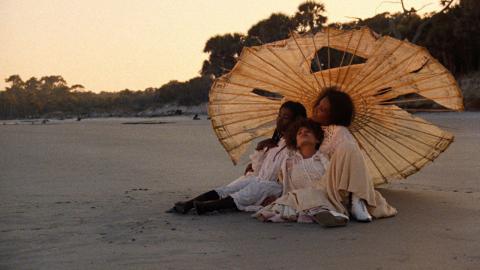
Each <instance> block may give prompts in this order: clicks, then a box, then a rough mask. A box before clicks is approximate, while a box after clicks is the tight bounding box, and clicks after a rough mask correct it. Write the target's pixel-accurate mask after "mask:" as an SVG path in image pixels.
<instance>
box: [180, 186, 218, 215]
mask: <svg viewBox="0 0 480 270" xmlns="http://www.w3.org/2000/svg"><path fill="white" fill-rule="evenodd" d="M218 199H220V196H218V193H217V192H216V191H215V190H210V191H208V192H205V193H203V194H200V195H199V196H197V197H195V198H193V199H191V200H188V201H183V202H176V203H175V206H174V207H173V209H174V210H175V212H177V213H180V214H186V213H187V212H188V211H190V209H192V208H193V202H194V201H199V202H203V201H211V200H218Z"/></svg>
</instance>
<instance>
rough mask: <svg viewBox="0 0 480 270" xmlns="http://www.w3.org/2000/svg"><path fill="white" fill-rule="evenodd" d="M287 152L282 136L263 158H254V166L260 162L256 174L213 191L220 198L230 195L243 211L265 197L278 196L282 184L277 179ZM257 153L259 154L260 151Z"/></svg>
mask: <svg viewBox="0 0 480 270" xmlns="http://www.w3.org/2000/svg"><path fill="white" fill-rule="evenodd" d="M257 152H260V151H257ZM287 152H288V150H287V148H286V147H285V140H284V139H283V138H282V139H281V140H280V141H279V143H278V146H277V147H274V148H270V149H269V150H268V151H267V152H266V154H265V155H264V158H263V159H262V158H260V157H259V156H257V157H259V158H258V159H255V162H257V164H256V166H258V165H259V164H260V163H261V166H260V169H259V170H258V174H256V173H252V174H248V175H246V176H241V177H239V178H237V179H236V180H235V181H233V182H232V183H230V184H228V185H226V186H223V187H218V188H216V189H215V191H216V192H217V193H218V195H219V196H220V198H225V197H227V196H231V197H232V198H233V200H234V202H235V204H236V205H237V208H238V209H240V210H243V211H247V210H249V209H251V208H248V207H249V206H258V205H260V204H261V203H262V202H263V201H264V200H265V199H266V198H267V197H270V196H275V197H278V196H280V195H281V194H282V190H283V186H282V185H281V184H280V183H278V182H277V180H278V175H279V173H280V167H281V165H282V163H283V161H284V160H285V158H286V157H287ZM257 154H258V155H261V153H257ZM254 155H255V153H254ZM252 162H253V159H252ZM252 165H253V164H252Z"/></svg>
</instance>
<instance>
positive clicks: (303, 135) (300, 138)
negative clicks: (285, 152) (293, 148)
mask: <svg viewBox="0 0 480 270" xmlns="http://www.w3.org/2000/svg"><path fill="white" fill-rule="evenodd" d="M296 139H297V148H300V147H301V146H306V145H310V146H313V147H315V145H316V144H317V143H319V141H318V139H317V138H315V134H314V133H313V131H312V130H310V129H308V128H306V127H301V128H299V129H298V131H297V137H296Z"/></svg>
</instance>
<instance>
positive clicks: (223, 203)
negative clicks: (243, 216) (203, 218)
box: [193, 196, 238, 215]
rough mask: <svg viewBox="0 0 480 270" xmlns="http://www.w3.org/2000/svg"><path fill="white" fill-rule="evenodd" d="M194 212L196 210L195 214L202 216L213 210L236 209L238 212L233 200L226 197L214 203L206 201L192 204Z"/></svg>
mask: <svg viewBox="0 0 480 270" xmlns="http://www.w3.org/2000/svg"><path fill="white" fill-rule="evenodd" d="M193 204H194V207H195V210H197V214H199V215H203V214H205V213H207V212H212V211H215V210H221V209H236V210H238V208H237V206H236V205H235V202H234V201H233V198H232V197H230V196H228V197H226V198H224V199H220V200H215V201H208V202H199V201H194V202H193Z"/></svg>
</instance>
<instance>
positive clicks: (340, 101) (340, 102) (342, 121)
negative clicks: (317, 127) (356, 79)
mask: <svg viewBox="0 0 480 270" xmlns="http://www.w3.org/2000/svg"><path fill="white" fill-rule="evenodd" d="M324 98H328V101H329V102H330V123H329V124H330V125H339V126H345V127H348V126H350V124H351V123H352V120H353V117H354V115H355V106H354V105H353V101H352V98H351V97H350V96H349V95H348V94H347V93H345V92H342V91H341V90H340V89H339V88H337V87H328V88H326V89H325V91H324V93H323V94H322V95H320V96H319V97H318V98H317V100H316V101H315V103H314V104H313V107H314V108H315V107H316V106H317V105H318V104H319V103H320V101H321V100H322V99H324Z"/></svg>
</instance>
